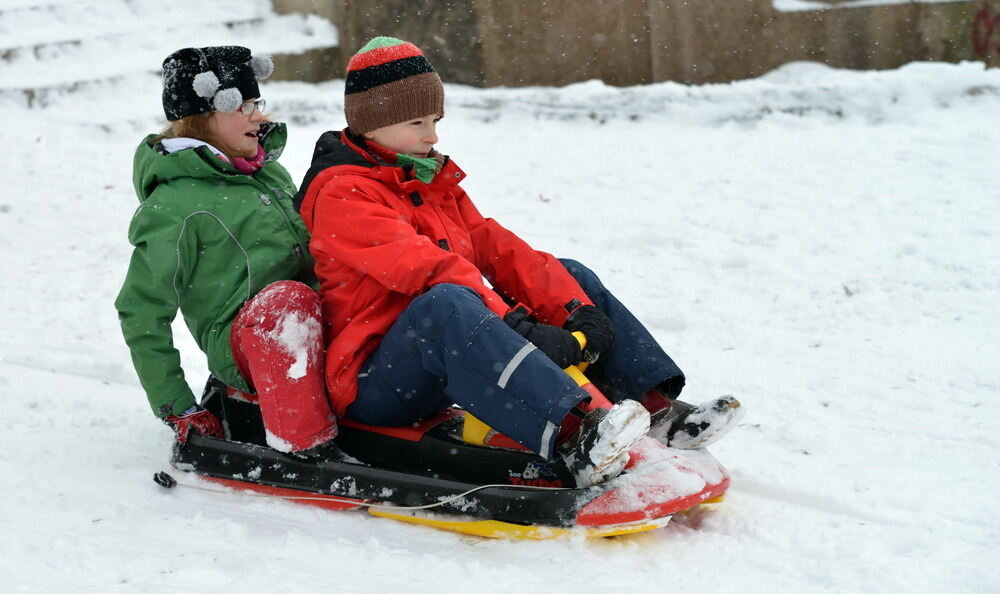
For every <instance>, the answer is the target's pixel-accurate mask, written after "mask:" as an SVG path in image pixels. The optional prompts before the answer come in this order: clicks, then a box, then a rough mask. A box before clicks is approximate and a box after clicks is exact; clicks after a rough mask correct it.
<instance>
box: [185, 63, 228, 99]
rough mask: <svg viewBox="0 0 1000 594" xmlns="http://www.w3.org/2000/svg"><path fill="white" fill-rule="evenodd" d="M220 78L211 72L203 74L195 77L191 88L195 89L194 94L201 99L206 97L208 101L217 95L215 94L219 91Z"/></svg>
mask: <svg viewBox="0 0 1000 594" xmlns="http://www.w3.org/2000/svg"><path fill="white" fill-rule="evenodd" d="M220 84H221V83H219V77H218V76H215V73H214V72H212V71H211V70H209V71H207V72H202V73H199V74H196V75H194V81H192V83H191V86H192V87H194V92H195V93H197V94H198V96H199V97H205V98H206V99H207V98H209V97H211V96H213V95H215V92H216V91H218V90H219V85H220Z"/></svg>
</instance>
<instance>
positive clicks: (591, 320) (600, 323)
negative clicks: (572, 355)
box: [563, 305, 615, 363]
mask: <svg viewBox="0 0 1000 594" xmlns="http://www.w3.org/2000/svg"><path fill="white" fill-rule="evenodd" d="M563 328H565V329H566V330H569V331H570V332H583V335H584V336H586V337H587V346H586V347H584V349H583V360H584V361H586V362H587V363H594V362H596V361H597V359H598V357H600V356H601V355H602V354H604V353H607V352H608V351H609V350H611V347H612V345H614V344H615V327H614V325H613V324H612V323H611V320H609V319H608V316H606V315H604V312H602V311H601V310H599V309H597V308H596V307H594V306H593V305H583V306H581V307H578V308H576V310H574V311H573V313H572V314H570V316H569V317H568V318H566V323H565V324H563Z"/></svg>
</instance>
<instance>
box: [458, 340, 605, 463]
mask: <svg viewBox="0 0 1000 594" xmlns="http://www.w3.org/2000/svg"><path fill="white" fill-rule="evenodd" d="M573 337H574V338H576V340H577V342H579V343H580V350H581V351H582V350H583V349H584V348H585V347H586V346H587V337H586V336H584V335H583V332H580V331H576V332H574V333H573ZM587 365H588V363H587V362H586V361H581V362H580V363H579V364H578V365H570V366H569V367H566V368H565V369H563V371H565V372H566V374H567V375H569V376H570V377H571V378H573V381H575V382H576V385H578V386H580V387H581V388H583V390H584V391H585V392H587V395H589V396H590V399H591V406H593V407H601V408H610V407H611V402H610V401H609V400H608V399H607V397H605V396H604V394H602V393H601V391H600V390H598V389H597V386H595V385H594V384H593V383H591V381H590V380H589V379H588V378H587V376H586V375H584V374H583V372H584V371H586V369H587ZM491 431H493V428H492V427H490V426H489V425H487V424H486V423H484V422H482V421H480V420H479V419H478V418H477V417H475V416H473V415H472V414H470V413H469V412H468V411H466V413H465V422H464V424H463V426H462V441H464V442H465V443H471V444H475V445H484V444H485V443H486V440H487V439H489V435H490V432H491Z"/></svg>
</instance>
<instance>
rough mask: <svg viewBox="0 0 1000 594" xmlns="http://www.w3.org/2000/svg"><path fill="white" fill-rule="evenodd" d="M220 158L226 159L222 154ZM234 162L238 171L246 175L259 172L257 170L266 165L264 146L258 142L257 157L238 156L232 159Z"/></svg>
mask: <svg viewBox="0 0 1000 594" xmlns="http://www.w3.org/2000/svg"><path fill="white" fill-rule="evenodd" d="M219 158H220V159H222V160H225V157H223V156H222V155H219ZM232 164H233V167H235V168H236V170H237V171H239V172H240V173H242V174H244V175H253V174H254V173H257V171H259V170H260V168H261V167H263V166H264V147H262V146H260V143H258V144H257V156H256V157H253V158H250V159H246V158H244V157H236V158H235V159H233V160H232Z"/></svg>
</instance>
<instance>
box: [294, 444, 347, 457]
mask: <svg viewBox="0 0 1000 594" xmlns="http://www.w3.org/2000/svg"><path fill="white" fill-rule="evenodd" d="M291 455H292V456H295V457H296V458H301V459H303V460H306V461H308V462H324V461H326V462H337V461H340V460H343V459H344V458H345V457H346V456H345V454H344V451H343V450H341V449H340V446H338V445H337V444H336V443H335V442H334V441H333V440H332V439H331V440H329V441H326V442H324V443H321V444H319V445H318V446H313V447H311V448H309V449H308V450H299V451H298V452H292V453H291Z"/></svg>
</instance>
